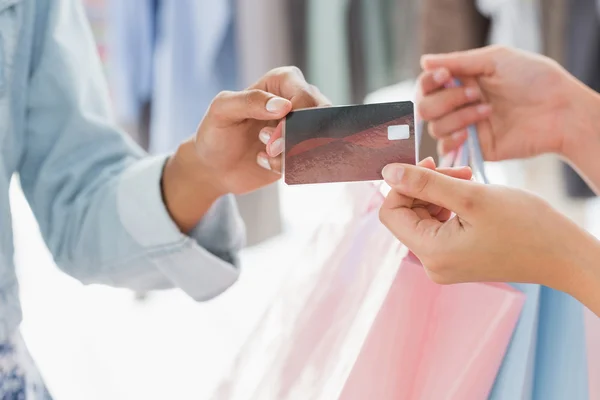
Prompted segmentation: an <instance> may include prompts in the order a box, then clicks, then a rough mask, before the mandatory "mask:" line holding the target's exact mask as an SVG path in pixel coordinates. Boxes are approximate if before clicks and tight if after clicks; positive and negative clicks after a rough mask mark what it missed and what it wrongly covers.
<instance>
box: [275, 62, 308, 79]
mask: <svg viewBox="0 0 600 400" xmlns="http://www.w3.org/2000/svg"><path fill="white" fill-rule="evenodd" d="M271 74H272V75H274V76H277V77H281V78H286V77H300V78H302V80H304V74H303V73H302V71H301V70H300V68H298V67H296V66H295V65H288V66H285V67H278V68H275V69H273V70H272V71H271Z"/></svg>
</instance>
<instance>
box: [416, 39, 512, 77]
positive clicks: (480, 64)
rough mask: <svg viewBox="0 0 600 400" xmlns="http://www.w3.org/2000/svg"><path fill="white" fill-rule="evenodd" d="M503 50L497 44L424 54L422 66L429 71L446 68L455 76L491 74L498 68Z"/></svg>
mask: <svg viewBox="0 0 600 400" xmlns="http://www.w3.org/2000/svg"><path fill="white" fill-rule="evenodd" d="M500 51H502V50H501V49H500V48H499V47H497V46H488V47H483V48H480V49H474V50H467V51H457V52H452V53H447V54H435V55H424V56H423V57H421V66H422V67H423V69H425V70H427V71H431V70H435V69H439V68H446V69H447V70H448V71H450V74H451V75H453V76H482V75H484V76H490V75H493V74H494V72H495V69H496V57H499V52H500Z"/></svg>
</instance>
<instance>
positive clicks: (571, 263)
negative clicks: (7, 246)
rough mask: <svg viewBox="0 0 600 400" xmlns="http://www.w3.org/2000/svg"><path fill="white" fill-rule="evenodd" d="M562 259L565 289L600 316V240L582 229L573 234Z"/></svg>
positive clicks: (563, 288) (561, 288)
mask: <svg viewBox="0 0 600 400" xmlns="http://www.w3.org/2000/svg"><path fill="white" fill-rule="evenodd" d="M567 248H568V251H567V252H566V253H565V257H564V259H563V260H562V263H563V266H565V267H566V268H564V270H565V275H564V276H563V282H562V284H563V285H564V286H563V287H558V289H560V290H563V291H565V292H567V293H569V294H570V295H572V296H573V297H574V298H576V299H577V300H579V301H580V302H581V303H582V304H584V305H585V306H586V307H588V308H589V309H590V310H592V311H593V312H594V313H595V314H596V315H598V316H600V242H599V241H598V240H597V239H596V238H594V237H593V236H592V235H590V234H588V233H587V232H585V231H583V230H580V232H579V234H577V235H576V236H572V237H571V240H570V245H569V246H567Z"/></svg>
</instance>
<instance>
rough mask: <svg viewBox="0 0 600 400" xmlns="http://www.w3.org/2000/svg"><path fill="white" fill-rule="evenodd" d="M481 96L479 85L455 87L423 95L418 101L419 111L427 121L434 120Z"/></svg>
mask: <svg viewBox="0 0 600 400" xmlns="http://www.w3.org/2000/svg"><path fill="white" fill-rule="evenodd" d="M480 98H481V91H480V90H479V88H478V87H472V86H471V87H453V88H449V89H444V90H440V91H438V92H436V93H432V94H430V95H428V96H425V97H423V98H422V99H421V100H420V101H419V102H418V105H417V112H418V113H419V116H420V117H421V118H422V119H424V120H425V121H432V120H436V119H438V118H441V117H443V116H445V115H447V114H449V113H451V112H452V111H454V110H456V109H457V108H460V107H464V106H466V105H468V104H472V103H474V102H476V101H477V100H480Z"/></svg>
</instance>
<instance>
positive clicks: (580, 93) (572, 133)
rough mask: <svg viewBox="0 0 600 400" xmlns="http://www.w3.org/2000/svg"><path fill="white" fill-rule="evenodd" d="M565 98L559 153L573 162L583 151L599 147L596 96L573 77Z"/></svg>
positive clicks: (598, 99) (598, 97)
mask: <svg viewBox="0 0 600 400" xmlns="http://www.w3.org/2000/svg"><path fill="white" fill-rule="evenodd" d="M565 99H568V105H567V111H566V113H565V115H566V117H565V119H564V122H565V123H564V126H563V127H562V136H563V137H562V146H561V149H560V151H559V154H560V155H561V156H563V157H564V158H566V159H567V160H568V161H569V162H571V163H572V164H575V165H577V164H578V163H579V161H580V159H581V158H582V157H585V156H586V155H585V153H586V152H589V151H592V152H595V154H596V156H597V154H598V150H599V149H600V95H599V94H598V93H596V92H595V91H594V90H592V89H590V88H589V87H587V86H586V85H584V84H583V83H581V82H580V81H578V80H577V79H575V78H572V77H571V79H570V81H569V89H568V90H567V91H566V93H565Z"/></svg>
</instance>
